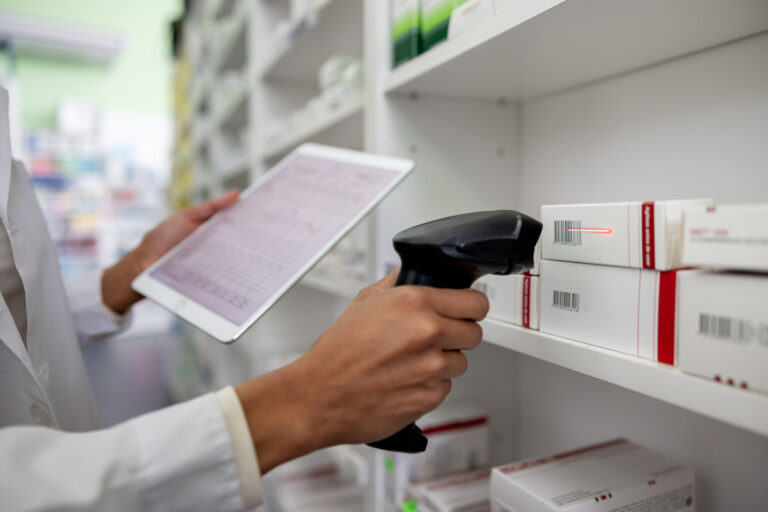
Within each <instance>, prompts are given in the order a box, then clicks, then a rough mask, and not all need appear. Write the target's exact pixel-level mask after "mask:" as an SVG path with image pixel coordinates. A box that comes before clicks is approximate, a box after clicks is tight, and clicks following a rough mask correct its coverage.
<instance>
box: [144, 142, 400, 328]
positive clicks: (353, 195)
mask: <svg viewBox="0 0 768 512" xmlns="http://www.w3.org/2000/svg"><path fill="white" fill-rule="evenodd" d="M397 178H398V173H397V172H395V171H393V170H389V169H381V168H376V167H366V166H361V165H355V164H351V163H345V162H338V161H330V160H327V159H322V158H315V157H311V156H306V155H297V156H296V157H294V158H293V159H292V160H290V161H289V162H288V163H287V164H286V165H285V167H283V168H282V169H281V170H279V171H277V172H276V173H274V174H273V175H272V176H271V177H269V178H268V179H267V180H266V181H265V182H264V183H262V185H261V186H259V187H256V188H255V189H254V190H253V191H252V192H251V193H249V194H248V195H247V196H245V197H243V198H241V199H240V201H238V202H237V203H236V204H235V205H234V206H232V207H231V208H229V209H228V210H226V211H225V212H224V213H223V214H222V215H221V217H220V218H219V219H218V221H216V222H214V223H213V224H212V225H211V226H210V227H208V228H207V229H206V230H205V231H203V232H202V233H200V234H199V235H198V236H196V237H195V238H194V239H191V240H189V243H188V244H187V245H186V246H184V247H183V248H182V249H181V250H179V251H178V252H177V253H176V254H174V255H173V256H172V257H170V258H169V259H168V260H167V261H165V262H164V263H163V264H161V265H160V266H158V267H157V268H156V269H155V270H154V271H153V272H152V274H151V275H152V276H153V277H154V278H156V279H157V280H158V281H161V282H163V283H164V284H166V285H167V286H169V287H171V288H173V289H174V290H176V291H178V292H180V293H181V294H183V295H185V296H187V297H189V298H191V299H192V300H194V301H196V302H198V303H200V304H202V305H203V306H206V307H207V308H209V309H210V310H212V311H214V312H215V313H217V314H218V315H220V316H222V317H224V318H226V319H227V320H229V321H230V322H232V323H234V324H238V325H239V324H242V323H243V322H245V321H246V320H247V319H248V317H249V316H251V314H253V313H254V312H255V311H256V310H257V309H258V308H259V307H260V306H261V305H262V304H264V303H265V302H266V301H268V300H269V299H270V297H272V296H273V295H274V294H275V293H276V292H277V291H278V290H279V289H280V288H281V287H282V286H283V285H284V284H285V283H286V281H288V280H289V279H291V278H292V277H293V276H295V275H296V274H297V273H298V272H299V271H300V270H301V269H302V267H304V266H305V265H306V264H307V263H308V262H309V261H310V260H311V259H312V258H313V257H314V256H315V255H316V254H317V253H318V252H319V251H320V250H321V249H322V248H323V247H324V246H326V245H327V244H328V243H329V242H331V240H333V238H334V236H336V235H337V234H338V233H339V231H340V230H341V229H342V228H344V227H345V226H346V225H347V224H349V223H350V222H351V221H352V220H353V219H354V218H355V216H356V215H358V214H359V213H360V212H361V211H362V210H363V209H364V208H365V207H366V206H367V205H368V204H369V203H370V202H371V201H372V200H373V199H374V198H376V196H377V195H378V194H380V193H381V192H382V191H383V190H385V189H386V188H387V186H388V185H390V184H391V183H392V182H393V181H394V180H396V179H397Z"/></svg>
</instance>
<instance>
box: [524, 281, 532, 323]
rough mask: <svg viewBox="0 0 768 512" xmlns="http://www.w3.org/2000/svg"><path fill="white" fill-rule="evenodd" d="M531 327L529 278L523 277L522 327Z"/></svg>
mask: <svg viewBox="0 0 768 512" xmlns="http://www.w3.org/2000/svg"><path fill="white" fill-rule="evenodd" d="M530 326H531V276H525V277H523V327H530Z"/></svg>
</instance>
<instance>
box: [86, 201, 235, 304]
mask: <svg viewBox="0 0 768 512" xmlns="http://www.w3.org/2000/svg"><path fill="white" fill-rule="evenodd" d="M239 195H240V193H239V192H238V191H237V190H230V191H229V192H227V193H226V194H224V195H222V196H220V197H217V198H215V199H211V200H209V201H206V202H204V203H201V204H199V205H197V206H192V207H189V208H185V209H183V210H179V211H178V212H176V213H174V214H173V215H171V216H170V217H168V218H167V219H165V220H164V221H163V222H161V223H160V224H158V225H157V226H156V227H155V228H154V229H152V230H151V231H149V232H148V233H147V234H146V235H144V238H143V239H142V241H141V243H140V244H139V246H138V247H136V248H135V249H134V250H133V251H131V252H129V253H128V254H126V255H125V256H124V257H123V258H122V259H121V260H120V261H118V262H117V263H116V264H115V265H113V266H112V267H110V268H108V269H107V270H105V271H104V274H103V276H102V279H101V295H102V300H103V302H104V304H105V305H106V306H107V307H108V308H109V309H111V310H112V311H114V312H115V313H118V314H123V313H125V312H126V311H127V310H128V308H130V307H131V306H132V305H133V304H134V303H136V302H138V301H139V300H141V299H142V298H143V296H142V295H141V294H139V293H137V292H135V291H134V290H133V288H131V282H132V281H133V280H134V279H135V278H136V277H137V276H138V275H139V274H141V273H142V272H143V271H144V270H146V269H147V268H149V267H150V266H151V265H152V264H153V263H154V262H156V261H157V260H159V259H160V258H162V257H163V256H164V255H165V254H166V253H167V252H168V251H170V250H171V249H172V248H173V247H175V246H176V244H178V243H179V242H181V241H182V240H184V239H185V238H186V237H187V236H189V235H190V234H191V233H192V232H193V231H194V230H196V229H197V228H198V227H200V226H201V225H202V224H203V223H204V222H205V221H206V220H208V219H209V218H211V217H213V216H214V215H215V214H216V213H218V212H220V211H222V210H224V209H226V208H228V207H229V206H232V205H233V204H234V203H235V202H236V201H237V199H238V197H239Z"/></svg>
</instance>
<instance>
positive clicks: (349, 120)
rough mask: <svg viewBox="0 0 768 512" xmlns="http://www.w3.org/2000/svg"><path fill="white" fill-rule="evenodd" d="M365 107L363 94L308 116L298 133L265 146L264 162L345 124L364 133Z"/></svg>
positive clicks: (285, 136)
mask: <svg viewBox="0 0 768 512" xmlns="http://www.w3.org/2000/svg"><path fill="white" fill-rule="evenodd" d="M363 106H364V101H363V97H362V94H361V95H359V96H350V97H348V98H346V99H345V100H344V101H343V102H342V103H341V104H339V105H338V106H337V107H336V108H334V109H333V110H330V111H328V112H322V113H317V114H315V115H314V116H308V117H307V119H306V121H305V124H304V125H303V126H300V127H299V128H298V129H296V131H294V132H290V133H286V134H285V135H284V137H281V138H280V139H278V140H277V141H276V142H271V143H269V144H266V145H265V148H266V149H265V151H264V154H263V155H262V158H263V159H264V160H274V159H276V158H277V157H279V156H282V155H284V154H286V153H288V152H289V151H290V150H291V149H293V148H295V147H296V146H298V145H299V144H301V143H302V142H307V141H309V140H310V139H314V138H319V137H322V135H323V133H324V132H326V131H328V130H330V129H332V128H334V127H337V126H338V125H340V124H344V125H346V126H347V127H349V128H348V129H349V130H353V131H357V133H361V132H362V125H363Z"/></svg>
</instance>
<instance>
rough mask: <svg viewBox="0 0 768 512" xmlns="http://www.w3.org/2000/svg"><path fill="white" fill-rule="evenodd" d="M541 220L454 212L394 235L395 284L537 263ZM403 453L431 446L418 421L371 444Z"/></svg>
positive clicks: (457, 279)
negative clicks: (397, 257)
mask: <svg viewBox="0 0 768 512" xmlns="http://www.w3.org/2000/svg"><path fill="white" fill-rule="evenodd" d="M541 228H542V225H541V222H539V221H537V220H536V219H533V218H531V217H528V216H527V215H524V214H522V213H519V212H516V211H513V210H497V211H490V212H475V213H465V214H462V215H455V216H453V217H446V218H443V219H438V220H434V221H431V222H427V223H424V224H419V225H418V226H414V227H412V228H409V229H406V230H404V231H401V232H400V233H398V234H397V235H395V237H394V238H393V239H392V242H393V244H394V246H395V251H397V253H398V254H399V255H400V259H401V262H402V266H401V267H400V274H399V275H398V276H397V281H396V282H395V286H400V285H404V284H416V285H424V286H434V287H436V288H458V289H462V288H469V287H470V286H472V283H474V282H475V281H476V280H477V279H478V278H480V277H482V276H484V275H486V274H500V275H507V274H513V273H519V272H524V271H526V270H528V269H530V268H531V267H532V266H533V251H534V248H535V246H536V242H538V240H539V235H540V234H541ZM369 446H372V447H374V448H380V449H382V450H389V451H394V452H404V453H419V452H423V451H424V450H426V448H427V438H426V436H425V435H424V434H423V433H422V432H421V430H420V429H419V427H417V426H416V425H415V424H413V423H412V424H410V425H408V426H407V427H405V428H404V429H402V430H400V431H399V432H397V433H395V434H393V435H391V436H389V437H387V438H385V439H382V440H380V441H376V442H374V443H370V444H369Z"/></svg>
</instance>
